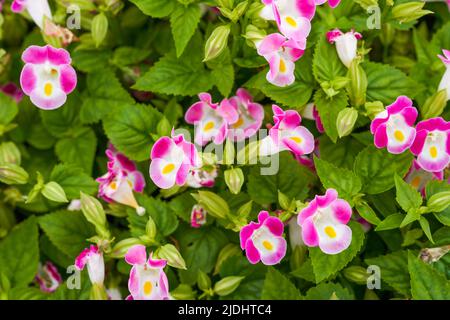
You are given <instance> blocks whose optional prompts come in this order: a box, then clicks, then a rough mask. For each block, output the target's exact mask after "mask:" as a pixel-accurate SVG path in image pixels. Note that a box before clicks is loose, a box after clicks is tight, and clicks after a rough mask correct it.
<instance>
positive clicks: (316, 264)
mask: <svg viewBox="0 0 450 320" xmlns="http://www.w3.org/2000/svg"><path fill="white" fill-rule="evenodd" d="M349 226H350V228H351V229H352V232H353V234H352V242H351V244H350V246H349V247H348V248H347V249H345V250H344V251H342V252H341V253H338V254H334V255H329V254H325V253H323V252H322V251H321V250H320V249H319V248H318V247H314V248H310V251H309V254H310V257H311V262H312V265H313V270H314V275H315V276H316V280H317V282H321V281H323V280H326V279H328V278H329V277H331V276H332V275H334V274H336V273H337V272H338V271H340V270H341V269H343V268H344V267H345V266H346V265H347V264H348V263H349V262H350V261H352V260H353V258H354V257H355V256H356V254H357V253H358V252H359V250H361V247H362V245H363V243H364V231H363V230H362V227H361V225H360V224H358V223H357V222H354V221H351V222H350V223H349Z"/></svg>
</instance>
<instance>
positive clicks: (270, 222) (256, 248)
mask: <svg viewBox="0 0 450 320" xmlns="http://www.w3.org/2000/svg"><path fill="white" fill-rule="evenodd" d="M283 232H284V225H283V222H281V220H280V219H279V218H277V217H271V216H269V213H268V212H267V211H261V212H260V213H259V215H258V223H256V222H253V221H252V222H250V224H248V225H246V226H245V227H243V228H242V229H241V231H240V233H239V237H240V240H241V248H242V250H245V253H246V255H247V259H248V261H250V263H252V264H256V263H258V262H259V261H260V260H261V262H262V263H263V264H265V265H274V264H277V263H279V262H280V261H281V259H283V257H284V256H285V255H286V240H285V239H284V238H283Z"/></svg>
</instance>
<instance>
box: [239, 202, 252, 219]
mask: <svg viewBox="0 0 450 320" xmlns="http://www.w3.org/2000/svg"><path fill="white" fill-rule="evenodd" d="M252 204H253V201H252V200H250V201H248V202H246V203H244V204H243V205H242V206H240V207H239V209H238V211H237V216H238V218H247V217H248V215H249V214H250V212H251V211H252Z"/></svg>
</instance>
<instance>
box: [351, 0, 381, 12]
mask: <svg viewBox="0 0 450 320" xmlns="http://www.w3.org/2000/svg"><path fill="white" fill-rule="evenodd" d="M355 2H356V3H358V4H359V5H360V6H361V7H363V8H364V9H365V10H367V9H368V8H369V7H373V6H378V0H355Z"/></svg>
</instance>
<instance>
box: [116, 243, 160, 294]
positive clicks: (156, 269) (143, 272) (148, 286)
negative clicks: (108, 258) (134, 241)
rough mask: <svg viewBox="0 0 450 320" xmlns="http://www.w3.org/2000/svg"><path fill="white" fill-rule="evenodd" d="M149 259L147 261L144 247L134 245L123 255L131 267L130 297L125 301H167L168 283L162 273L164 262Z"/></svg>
mask: <svg viewBox="0 0 450 320" xmlns="http://www.w3.org/2000/svg"><path fill="white" fill-rule="evenodd" d="M152 254H153V253H150V257H149V258H148V260H147V252H146V251H145V246H143V245H136V246H133V247H132V248H130V249H129V250H128V252H127V254H126V255H125V261H126V262H127V263H128V264H130V265H132V266H133V267H132V268H131V271H130V278H129V280H128V290H130V293H131V295H130V296H129V297H128V298H127V300H168V299H169V282H168V280H167V276H166V274H165V273H164V267H165V266H166V264H167V261H166V260H157V259H153V258H152Z"/></svg>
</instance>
